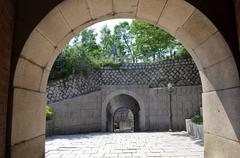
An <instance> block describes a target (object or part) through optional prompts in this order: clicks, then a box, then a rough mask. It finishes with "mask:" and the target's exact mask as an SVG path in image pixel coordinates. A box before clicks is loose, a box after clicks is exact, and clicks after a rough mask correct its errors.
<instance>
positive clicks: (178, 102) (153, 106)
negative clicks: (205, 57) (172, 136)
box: [149, 86, 202, 131]
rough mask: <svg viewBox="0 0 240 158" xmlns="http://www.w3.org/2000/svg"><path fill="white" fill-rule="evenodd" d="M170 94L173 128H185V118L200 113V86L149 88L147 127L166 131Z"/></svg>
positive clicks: (151, 129)
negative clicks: (170, 88) (169, 88)
mask: <svg viewBox="0 0 240 158" xmlns="http://www.w3.org/2000/svg"><path fill="white" fill-rule="evenodd" d="M170 94H171V106H172V120H173V129H174V130H176V131H181V130H185V119H186V118H191V117H192V116H194V115H196V114H200V109H199V107H200V106H201V104H202V97H201V96H202V88H201V86H184V87H175V88H173V89H172V90H171V93H169V90H168V89H167V88H154V89H150V95H149V97H150V103H149V105H150V106H149V122H150V123H149V129H150V131H166V130H168V127H169V105H170Z"/></svg>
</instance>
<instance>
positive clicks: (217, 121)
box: [203, 88, 240, 141]
mask: <svg viewBox="0 0 240 158" xmlns="http://www.w3.org/2000/svg"><path fill="white" fill-rule="evenodd" d="M239 98H240V89H239V88H232V89H226V90H219V91H214V92H208V93H203V105H204V106H203V117H204V130H205V133H210V134H213V135H217V136H220V137H223V138H226V139H231V140H235V141H238V140H239V139H240V131H239V129H240V124H239V120H240V115H239V113H240V107H239V103H240V100H239Z"/></svg>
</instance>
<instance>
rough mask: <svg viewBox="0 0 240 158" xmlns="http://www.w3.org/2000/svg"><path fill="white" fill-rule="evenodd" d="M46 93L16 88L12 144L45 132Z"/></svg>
mask: <svg viewBox="0 0 240 158" xmlns="http://www.w3.org/2000/svg"><path fill="white" fill-rule="evenodd" d="M45 97H46V95H45V94H43V93H37V92H33V91H28V90H24V89H18V88H15V89H14V102H13V113H14V115H13V120H12V140H11V141H12V142H11V144H12V145H15V144H17V143H20V142H24V141H27V140H29V139H32V138H35V137H37V136H39V135H43V134H44V133H45V119H46V115H45V106H44V105H46V98H45Z"/></svg>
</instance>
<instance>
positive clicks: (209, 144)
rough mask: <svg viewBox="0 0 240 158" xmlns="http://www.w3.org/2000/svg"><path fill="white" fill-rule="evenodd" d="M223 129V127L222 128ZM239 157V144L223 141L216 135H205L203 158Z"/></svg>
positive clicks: (228, 140)
mask: <svg viewBox="0 0 240 158" xmlns="http://www.w3.org/2000/svg"><path fill="white" fill-rule="evenodd" d="M218 123H219V122H218ZM222 128H224V126H222ZM239 155H240V144H239V142H237V141H233V140H230V139H224V138H222V137H219V136H217V135H212V134H208V133H205V135H204V157H205V158H237V157H239Z"/></svg>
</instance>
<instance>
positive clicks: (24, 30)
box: [12, 0, 240, 77]
mask: <svg viewBox="0 0 240 158" xmlns="http://www.w3.org/2000/svg"><path fill="white" fill-rule="evenodd" d="M62 1H63V0H51V1H46V0H45V1H31V0H21V2H20V1H18V3H17V13H16V15H17V17H16V23H15V31H14V32H15V34H14V45H13V56H12V68H13V69H15V67H16V64H17V61H18V57H19V55H20V52H21V50H22V48H23V46H24V44H25V42H26V40H27V39H28V37H29V35H30V33H31V32H32V30H33V29H34V28H35V26H36V25H37V24H38V23H39V22H40V21H41V20H42V19H43V17H44V16H46V15H47V13H48V12H49V11H50V10H52V9H53V8H54V7H55V6H56V5H57V4H59V3H60V2H62ZM186 1H187V2H189V3H191V4H192V5H194V6H195V7H196V8H197V9H199V10H200V11H202V12H203V13H204V14H205V15H206V16H207V17H208V18H209V19H210V20H211V21H212V22H213V23H214V24H215V26H216V27H217V28H218V29H219V31H220V32H221V33H222V34H223V36H224V37H225V39H226V41H227V42H228V44H229V46H230V48H231V50H232V52H233V56H234V57H235V60H236V64H237V66H238V68H240V62H238V61H240V53H239V45H238V36H237V28H236V22H235V13H234V5H233V2H232V1H229V0H221V3H220V2H219V0H211V1H209V0H186ZM216 6H217V7H216ZM213 8H214V9H213ZM226 24H227V25H226ZM12 73H14V71H13V72H12ZM12 77H13V74H12Z"/></svg>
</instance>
